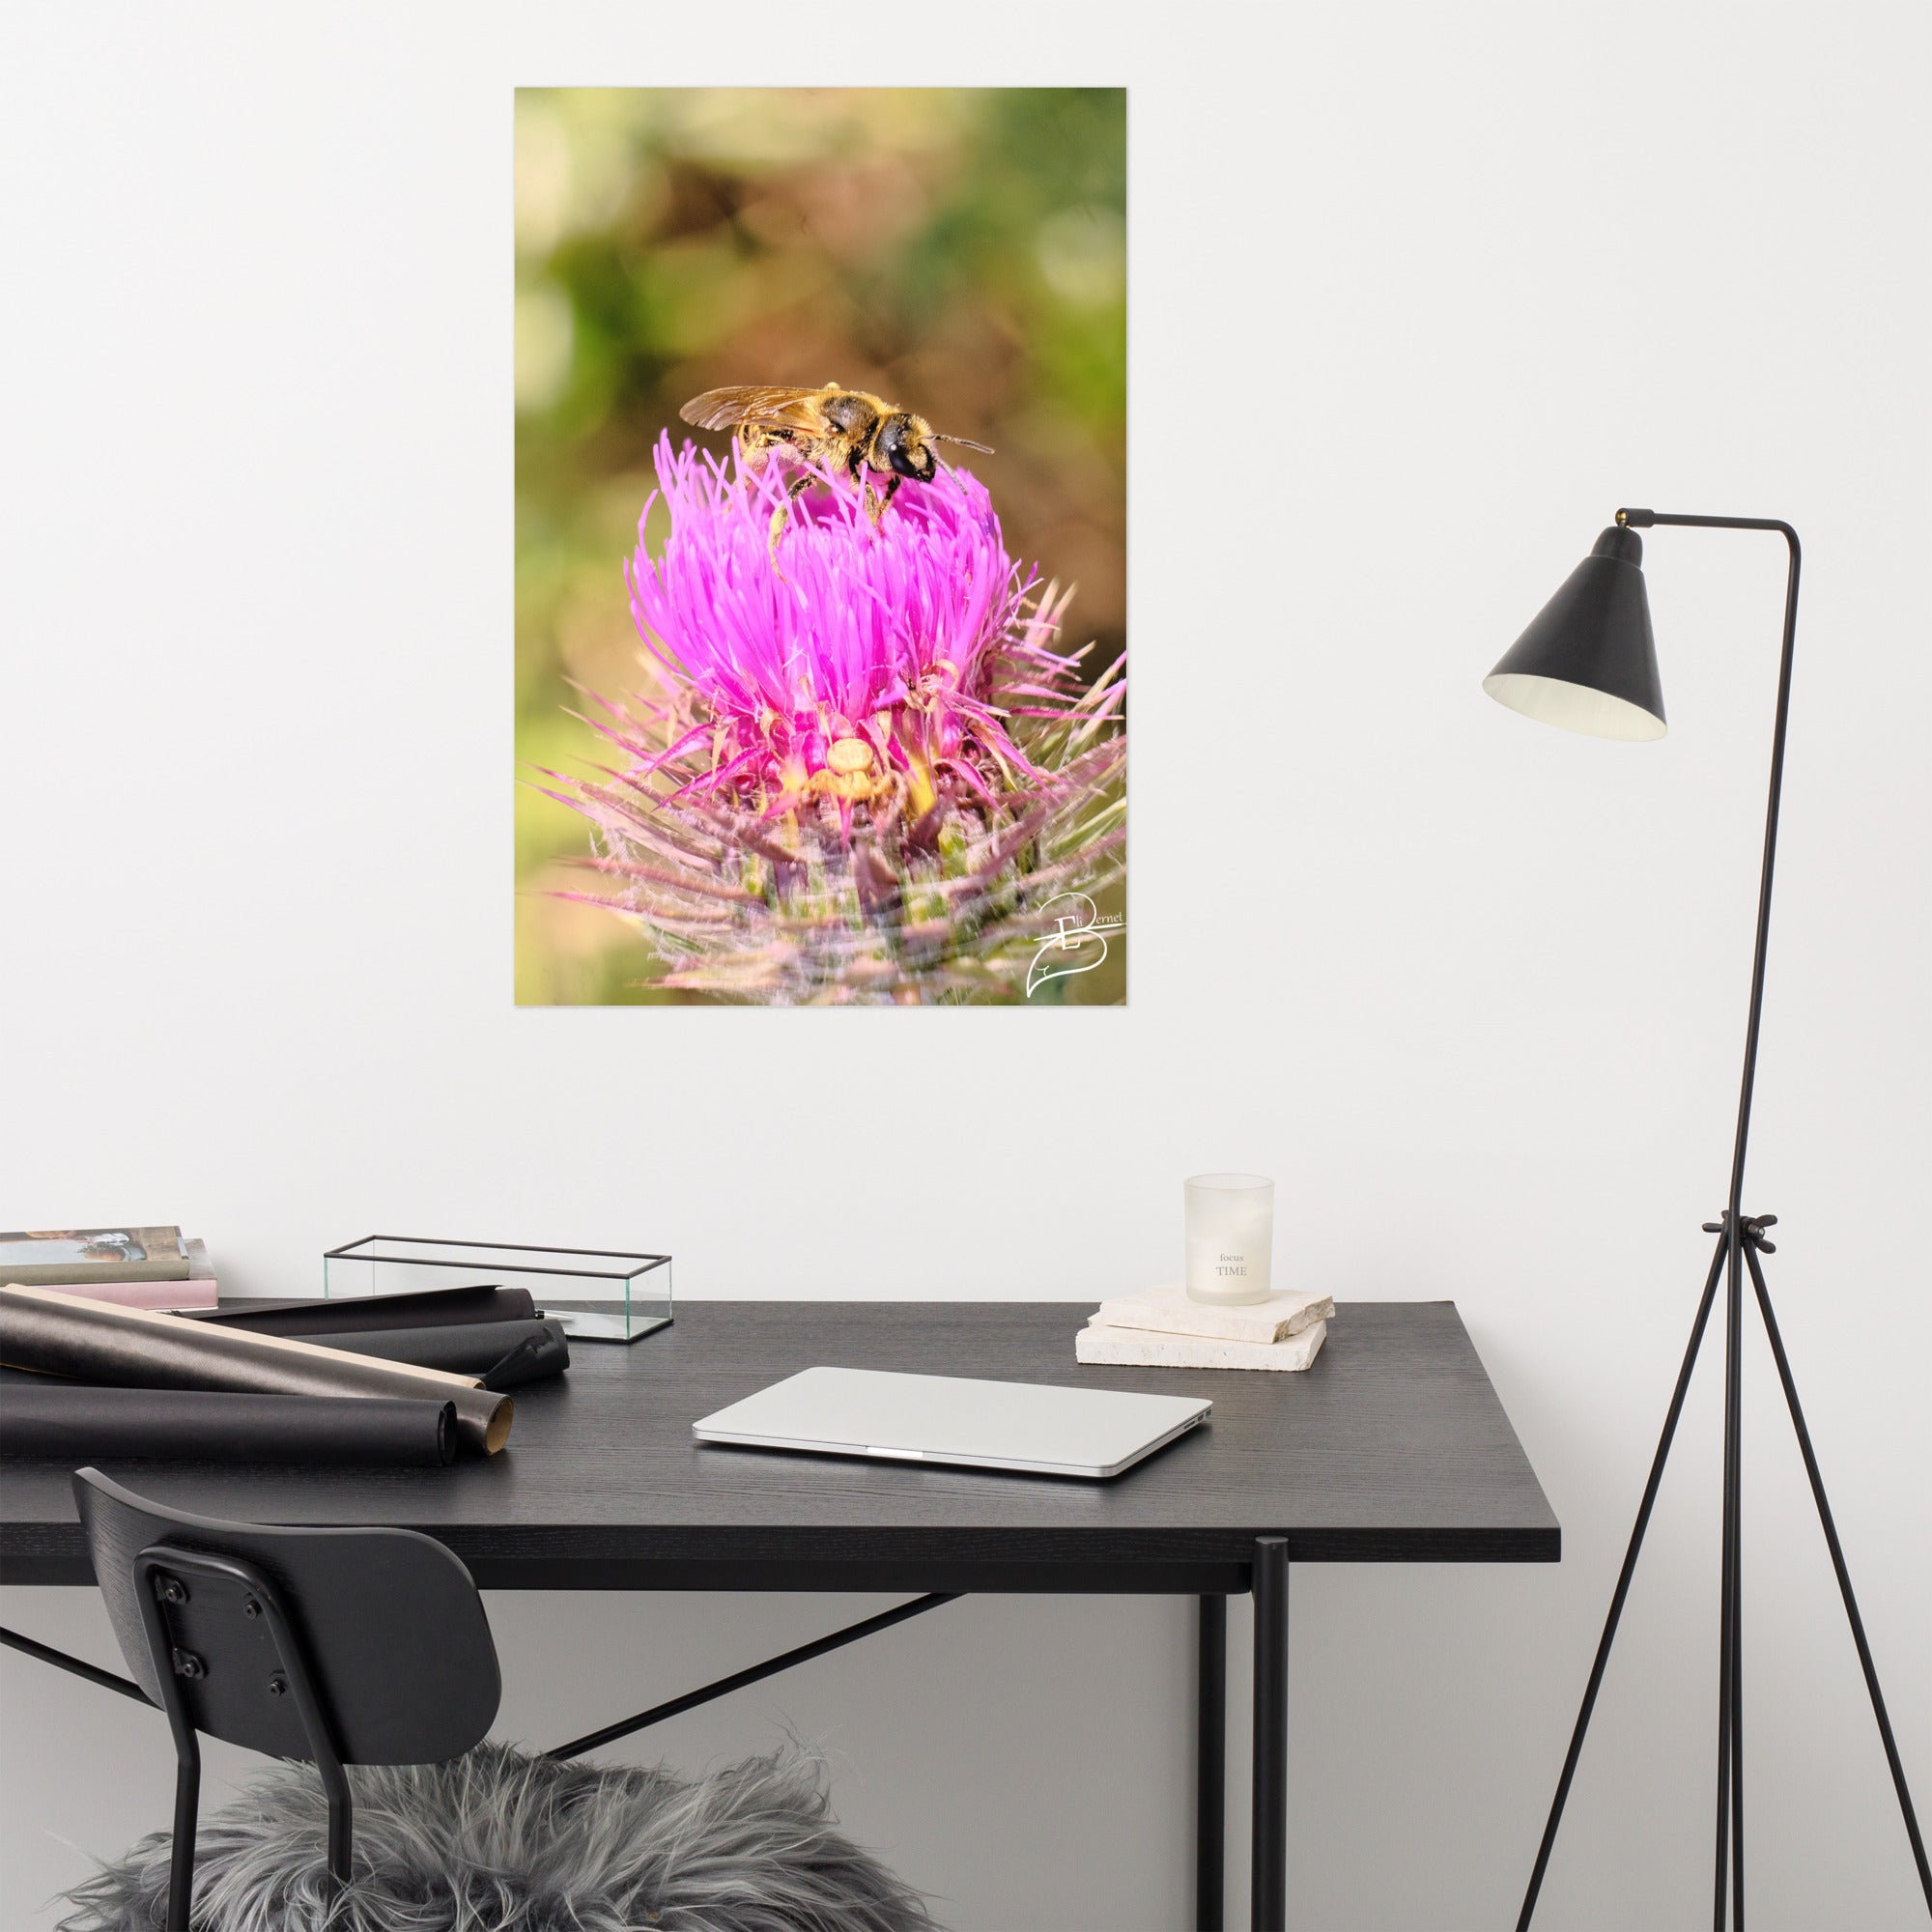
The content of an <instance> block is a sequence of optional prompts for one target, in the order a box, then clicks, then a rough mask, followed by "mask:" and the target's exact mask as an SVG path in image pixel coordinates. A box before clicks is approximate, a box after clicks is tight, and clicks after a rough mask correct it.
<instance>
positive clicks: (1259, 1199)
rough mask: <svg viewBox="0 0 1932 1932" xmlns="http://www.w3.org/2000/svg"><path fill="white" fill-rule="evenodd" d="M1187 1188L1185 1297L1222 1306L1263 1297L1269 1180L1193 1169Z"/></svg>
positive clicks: (1269, 1249)
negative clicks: (1194, 1173)
mask: <svg viewBox="0 0 1932 1932" xmlns="http://www.w3.org/2000/svg"><path fill="white" fill-rule="evenodd" d="M1186 1191H1187V1296H1188V1299H1189V1300H1190V1301H1215V1302H1219V1303H1220V1304H1221V1305H1222V1306H1223V1307H1226V1306H1228V1305H1230V1304H1238V1303H1242V1302H1249V1301H1265V1300H1266V1299H1267V1297H1268V1293H1269V1286H1268V1284H1269V1273H1270V1269H1269V1264H1270V1262H1271V1261H1272V1259H1273V1256H1274V1182H1273V1181H1271V1180H1269V1179H1266V1178H1265V1177H1264V1176H1262V1175H1259V1174H1197V1175H1195V1176H1193V1177H1192V1179H1189V1180H1188V1182H1187V1187H1186Z"/></svg>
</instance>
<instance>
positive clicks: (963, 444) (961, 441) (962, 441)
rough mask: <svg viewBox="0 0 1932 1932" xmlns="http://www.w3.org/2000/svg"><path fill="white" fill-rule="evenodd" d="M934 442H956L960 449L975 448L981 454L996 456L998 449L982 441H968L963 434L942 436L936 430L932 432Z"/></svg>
mask: <svg viewBox="0 0 1932 1932" xmlns="http://www.w3.org/2000/svg"><path fill="white" fill-rule="evenodd" d="M932 440H933V441H934V442H956V443H957V444H958V445H959V447H960V448H961V449H977V450H978V451H979V452H980V455H981V456H997V455H998V454H999V451H998V450H996V449H991V448H989V447H988V446H987V445H986V444H985V443H983V442H972V441H969V440H967V439H966V438H965V437H963V436H944V435H942V434H941V433H940V432H939V431H938V430H934V431H933V433H932Z"/></svg>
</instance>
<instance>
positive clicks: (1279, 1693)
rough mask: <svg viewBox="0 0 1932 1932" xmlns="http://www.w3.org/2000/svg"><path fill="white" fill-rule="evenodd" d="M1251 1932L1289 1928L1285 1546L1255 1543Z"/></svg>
mask: <svg viewBox="0 0 1932 1932" xmlns="http://www.w3.org/2000/svg"><path fill="white" fill-rule="evenodd" d="M1254 1590H1255V1826H1254V1871H1253V1889H1252V1891H1251V1893H1250V1896H1251V1898H1252V1900H1253V1911H1252V1914H1251V1922H1252V1924H1253V1927H1254V1932H1287V1927H1288V1541H1287V1539H1286V1538H1285V1537H1280V1536H1262V1537H1257V1538H1256V1539H1255V1579H1254Z"/></svg>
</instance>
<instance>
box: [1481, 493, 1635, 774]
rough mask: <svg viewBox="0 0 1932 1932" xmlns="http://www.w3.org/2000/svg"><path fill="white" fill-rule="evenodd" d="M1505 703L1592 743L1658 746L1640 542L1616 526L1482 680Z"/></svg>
mask: <svg viewBox="0 0 1932 1932" xmlns="http://www.w3.org/2000/svg"><path fill="white" fill-rule="evenodd" d="M1483 689H1484V690H1485V691H1487V692H1488V693H1489V694H1490V696H1492V697H1493V698H1494V699H1495V700H1496V702H1497V703H1499V704H1507V705H1508V706H1509V708H1510V709H1511V710H1512V711H1520V712H1521V713H1522V715H1523V716H1524V717H1525V718H1535V719H1538V720H1540V721H1541V722H1542V723H1543V724H1545V725H1560V726H1561V727H1562V728H1563V729H1564V730H1566V731H1581V732H1584V733H1586V734H1587V735H1588V736H1590V737H1592V738H1626V739H1641V738H1661V737H1662V736H1663V732H1664V723H1663V686H1662V681H1661V680H1660V678H1659V677H1658V674H1657V640H1656V639H1654V638H1653V637H1652V636H1651V631H1650V598H1649V596H1648V595H1647V594H1646V592H1645V590H1644V585H1643V539H1642V538H1641V537H1640V536H1638V535H1637V533H1636V532H1635V531H1634V530H1632V529H1625V528H1623V527H1622V526H1612V527H1611V528H1609V529H1607V530H1605V532H1604V533H1603V535H1602V536H1600V537H1599V538H1598V539H1597V542H1596V547H1595V548H1594V549H1593V550H1592V551H1591V553H1590V554H1589V555H1588V556H1586V557H1585V558H1584V559H1583V561H1582V562H1581V563H1579V564H1578V565H1577V568H1576V569H1575V570H1573V571H1572V572H1571V573H1570V575H1569V578H1568V579H1567V580H1566V581H1565V582H1564V584H1563V587H1562V589H1560V590H1559V591H1557V593H1556V595H1555V596H1554V597H1552V598H1551V599H1550V600H1549V602H1548V604H1546V605H1545V606H1544V607H1543V609H1542V610H1541V611H1538V612H1537V613H1536V615H1535V617H1534V618H1533V619H1532V620H1531V622H1530V626H1529V629H1528V630H1526V631H1525V632H1524V633H1523V634H1522V636H1521V637H1520V638H1519V639H1517V640H1516V642H1515V643H1513V644H1512V645H1511V646H1510V647H1509V649H1508V651H1507V652H1505V653H1504V655H1503V658H1502V661H1501V662H1500V663H1499V664H1498V665H1497V666H1496V668H1495V669H1494V670H1492V672H1491V673H1490V674H1489V676H1488V677H1486V678H1485V679H1484V680H1483Z"/></svg>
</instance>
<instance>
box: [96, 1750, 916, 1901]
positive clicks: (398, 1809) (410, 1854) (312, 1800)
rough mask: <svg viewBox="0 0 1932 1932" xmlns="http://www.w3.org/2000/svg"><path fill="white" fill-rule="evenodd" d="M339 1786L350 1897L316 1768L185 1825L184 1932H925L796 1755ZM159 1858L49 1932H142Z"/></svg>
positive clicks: (508, 1763) (392, 1775) (457, 1768)
mask: <svg viewBox="0 0 1932 1932" xmlns="http://www.w3.org/2000/svg"><path fill="white" fill-rule="evenodd" d="M349 1776H350V1782H351V1788H352V1792H353V1796H354V1799H355V1882H354V1883H353V1884H352V1885H351V1886H350V1888H349V1889H348V1890H347V1891H346V1892H344V1893H342V1894H341V1896H340V1897H338V1898H335V1899H333V1900H331V1899H330V1896H329V1892H330V1886H329V1883H328V1877H327V1864H326V1855H325V1847H326V1844H327V1820H328V1807H327V1803H326V1801H325V1800H324V1798H323V1794H322V1785H321V1782H320V1780H319V1779H318V1778H317V1776H316V1775H315V1771H314V1769H313V1767H311V1766H308V1765H298V1764H286V1765H278V1766H276V1767H275V1769H274V1770H273V1771H271V1772H270V1773H269V1774H268V1775H267V1776H264V1777H262V1778H260V1779H259V1780H257V1782H256V1783H254V1784H253V1785H251V1786H250V1787H249V1789H248V1790H247V1791H246V1792H244V1793H243V1795H242V1796H241V1798H239V1799H238V1800H237V1801H236V1802H235V1803H234V1804H230V1805H229V1806H228V1807H227V1808H226V1809H225V1810H222V1811H220V1812H218V1813H216V1814H214V1815H213V1816H211V1817H208V1818H206V1819H204V1820H203V1821H202V1826H201V1831H200V1834H199V1837H198V1839H197V1841H196V1853H195V1889H194V1932H645V1928H648V1932H931V1928H932V1920H931V1918H929V1917H928V1916H927V1914H926V1910H925V1907H924V1905H923V1902H922V1901H921V1900H920V1898H919V1896H918V1894H917V1893H915V1892H913V1891H911V1890H910V1889H908V1888H907V1887H906V1886H904V1885H903V1884H901V1883H900V1882H899V1880H898V1879H897V1878H895V1876H894V1875H893V1874H892V1873H891V1872H890V1871H889V1870H887V1868H886V1867H885V1866H884V1865H883V1864H881V1863H880V1861H878V1860H877V1859H875V1858H873V1857H872V1856H871V1855H870V1854H869V1853H867V1852H864V1851H862V1850H860V1848H859V1847H858V1846H857V1845H855V1844H854V1843H853V1842H852V1841H851V1839H849V1838H847V1837H846V1836H845V1835H844V1834H843V1833H841V1832H839V1831H838V1828H837V1826H836V1824H835V1823H834V1821H833V1818H832V1813H831V1805H830V1802H829V1800H828V1798H827V1796H826V1791H825V1785H824V1780H823V1776H822V1774H821V1771H820V1767H819V1764H818V1761H817V1759H816V1758H814V1757H813V1756H811V1755H810V1753H809V1752H806V1751H803V1750H800V1749H797V1748H790V1749H785V1750H781V1751H778V1752H776V1753H774V1754H773V1755H772V1756H771V1757H764V1758H753V1759H750V1760H749V1761H747V1762H746V1763H744V1764H740V1765H734V1766H733V1767H731V1768H730V1769H729V1770H726V1771H721V1772H717V1773H714V1774H713V1775H712V1776H708V1777H702V1778H698V1779H696V1780H695V1781H694V1782H691V1783H686V1782H685V1781H684V1780H683V1779H681V1778H678V1777H674V1776H671V1774H670V1773H668V1772H667V1771H663V1770H656V1771H632V1770H613V1771H600V1770H597V1769H594V1768H592V1767H589V1766H585V1765H578V1764H559V1763H554V1762H553V1761H551V1760H550V1759H548V1758H540V1757H526V1756H525V1755H524V1754H523V1753H522V1752H520V1751H516V1750H512V1749H510V1748H509V1747H506V1746H503V1745H482V1746H479V1747H478V1748H476V1749H475V1750H473V1751H471V1752H469V1755H468V1756H465V1757H460V1758H456V1759H453V1760H452V1761H451V1762H450V1763H448V1764H439V1765H412V1766H403V1767H393V1768H388V1767H375V1766H355V1767H352V1769H351V1771H350V1774H349ZM168 1847H169V1838H168V1834H167V1833H165V1832H161V1833H155V1834H154V1835H153V1836H151V1837H147V1838H143V1839H142V1840H141V1842H140V1843H139V1844H137V1845H136V1846H134V1848H133V1849H132V1850H131V1851H130V1852H128V1854H127V1856H126V1857H125V1858H123V1859H121V1860H120V1861H118V1862H116V1863H114V1864H110V1865H107V1866H105V1867H103V1868H102V1870H100V1871H99V1873H97V1874H96V1875H95V1876H94V1877H93V1878H91V1879H88V1880H87V1881H85V1882H84V1883H83V1884H81V1885H78V1886H76V1887H75V1888H74V1889H73V1890H72V1891H71V1892H70V1893H68V1895H67V1896H68V1900H69V1902H70V1903H71V1905H73V1906H74V1907H76V1908H77V1910H76V1911H74V1912H73V1913H72V1914H71V1916H70V1917H69V1918H65V1919H63V1920H62V1921H61V1932H156V1928H158V1927H159V1926H161V1925H162V1924H163V1923H164V1922H165V1920H166V1916H167V1893H168Z"/></svg>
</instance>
